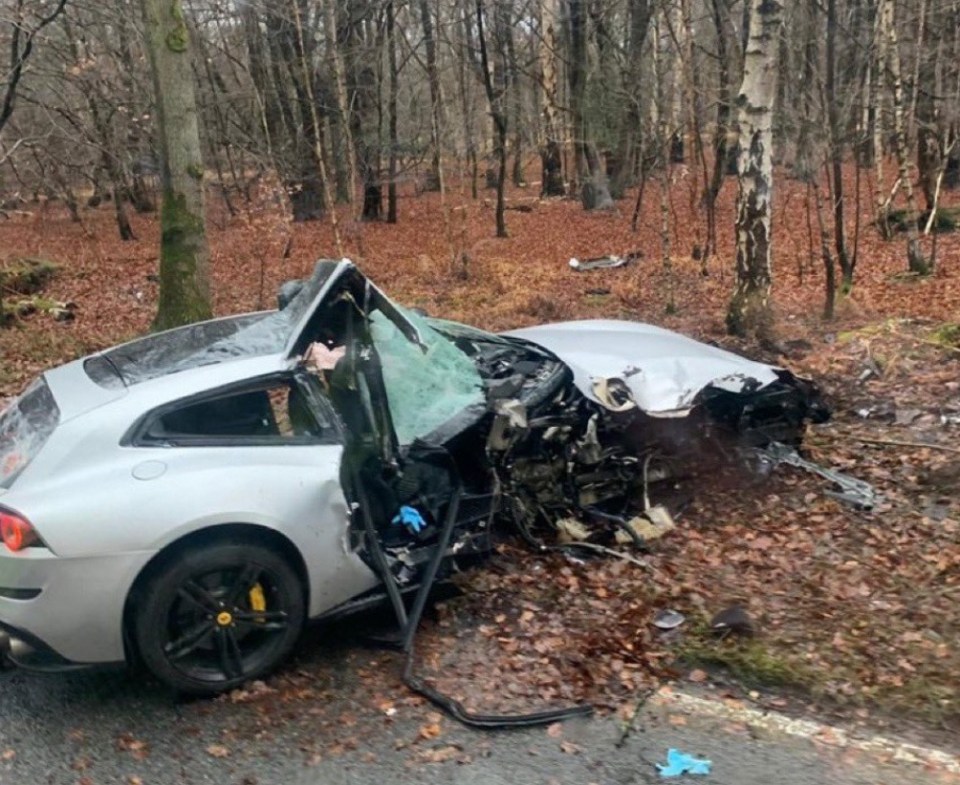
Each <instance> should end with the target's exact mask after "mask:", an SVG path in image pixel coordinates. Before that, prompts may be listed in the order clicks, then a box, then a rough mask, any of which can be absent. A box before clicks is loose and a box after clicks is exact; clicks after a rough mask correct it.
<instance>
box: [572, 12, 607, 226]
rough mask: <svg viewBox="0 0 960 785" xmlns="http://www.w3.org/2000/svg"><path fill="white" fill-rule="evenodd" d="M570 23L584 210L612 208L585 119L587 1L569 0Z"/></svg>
mask: <svg viewBox="0 0 960 785" xmlns="http://www.w3.org/2000/svg"><path fill="white" fill-rule="evenodd" d="M568 2H569V7H568V11H569V25H570V60H569V64H568V66H567V76H568V80H569V82H570V115H571V119H572V121H573V136H574V141H573V144H574V151H575V153H576V161H577V177H578V179H579V181H580V201H581V202H582V204H583V207H584V209H585V210H598V209H599V210H602V209H608V208H610V207H613V198H612V197H611V196H610V188H609V186H608V185H607V174H606V172H605V171H604V169H603V167H602V166H601V165H600V156H599V155H598V154H597V150H596V147H595V146H594V144H593V140H592V138H591V136H590V133H589V129H588V126H587V118H586V94H587V19H586V15H585V13H584V11H585V8H584V3H585V0H568Z"/></svg>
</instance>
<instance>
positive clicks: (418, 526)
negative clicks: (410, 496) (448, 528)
mask: <svg viewBox="0 0 960 785" xmlns="http://www.w3.org/2000/svg"><path fill="white" fill-rule="evenodd" d="M390 522H391V523H392V524H394V525H395V526H405V527H406V528H407V531H409V532H411V533H412V534H419V533H420V532H421V531H422V530H423V527H424V526H426V525H427V522H426V521H425V520H424V519H423V516H422V515H421V514H420V513H419V512H418V511H417V510H415V509H414V508H413V507H408V506H407V505H403V506H402V507H401V508H400V511H399V512H398V513H397V514H396V515H394V516H393V520H392V521H390Z"/></svg>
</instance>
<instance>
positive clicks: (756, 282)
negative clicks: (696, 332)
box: [727, 0, 783, 339]
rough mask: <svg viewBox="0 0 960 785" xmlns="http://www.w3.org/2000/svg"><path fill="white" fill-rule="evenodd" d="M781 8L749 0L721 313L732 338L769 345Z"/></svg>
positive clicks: (773, 3)
mask: <svg viewBox="0 0 960 785" xmlns="http://www.w3.org/2000/svg"><path fill="white" fill-rule="evenodd" d="M782 12H783V7H782V6H781V5H780V4H779V3H778V2H776V0H750V26H749V37H748V40H747V46H746V48H745V49H744V57H743V83H742V84H741V86H740V94H739V96H738V97H737V105H738V107H739V111H738V118H737V119H738V125H739V127H740V142H739V148H738V156H737V170H738V183H739V189H738V193H737V223H736V237H737V261H736V284H735V288H734V292H733V297H732V298H731V300H730V307H729V309H728V311H727V330H728V331H729V332H730V333H731V334H733V335H740V336H746V335H751V334H752V335H755V336H757V337H758V338H761V339H769V338H770V337H771V334H772V328H773V324H772V322H773V318H772V311H771V306H770V289H771V286H772V273H771V265H770V251H771V212H772V204H771V198H772V193H773V160H772V143H773V129H772V124H773V103H774V99H775V98H776V91H777V70H778V69H777V65H778V60H777V50H778V44H779V39H780V29H781V25H782V22H783V19H782Z"/></svg>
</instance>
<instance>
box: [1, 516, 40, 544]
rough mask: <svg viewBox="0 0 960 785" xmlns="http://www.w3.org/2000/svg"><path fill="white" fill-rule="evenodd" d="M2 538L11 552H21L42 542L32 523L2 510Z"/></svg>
mask: <svg viewBox="0 0 960 785" xmlns="http://www.w3.org/2000/svg"><path fill="white" fill-rule="evenodd" d="M0 538H2V539H3V544H4V545H6V546H7V547H8V548H9V549H10V550H11V551H14V552H16V551H20V550H23V549H24V548H27V547H29V546H30V545H34V544H36V543H38V542H40V537H39V535H38V534H37V532H36V529H34V528H33V526H31V525H30V522H29V521H27V520H25V519H24V518H21V517H20V516H19V515H15V514H14V513H12V512H9V511H8V510H0Z"/></svg>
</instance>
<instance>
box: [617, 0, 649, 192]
mask: <svg viewBox="0 0 960 785" xmlns="http://www.w3.org/2000/svg"><path fill="white" fill-rule="evenodd" d="M629 13H630V35H629V39H628V41H627V62H626V68H625V73H624V81H625V83H626V84H625V85H624V86H625V88H626V89H625V92H626V100H625V106H624V110H623V116H622V118H621V120H620V129H619V141H618V144H617V158H616V161H615V162H614V167H613V174H612V175H611V181H610V190H611V195H612V196H613V198H615V199H620V198H621V197H622V196H623V194H624V192H625V191H626V189H627V187H628V186H629V185H630V184H631V183H632V182H634V177H635V173H636V171H637V156H638V155H639V150H638V148H639V141H640V135H641V128H642V125H643V123H642V112H641V92H640V82H641V79H642V76H643V42H644V40H645V39H646V37H647V30H648V29H649V27H650V19H651V17H652V16H653V3H652V2H650V0H631V2H630V5H629Z"/></svg>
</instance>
